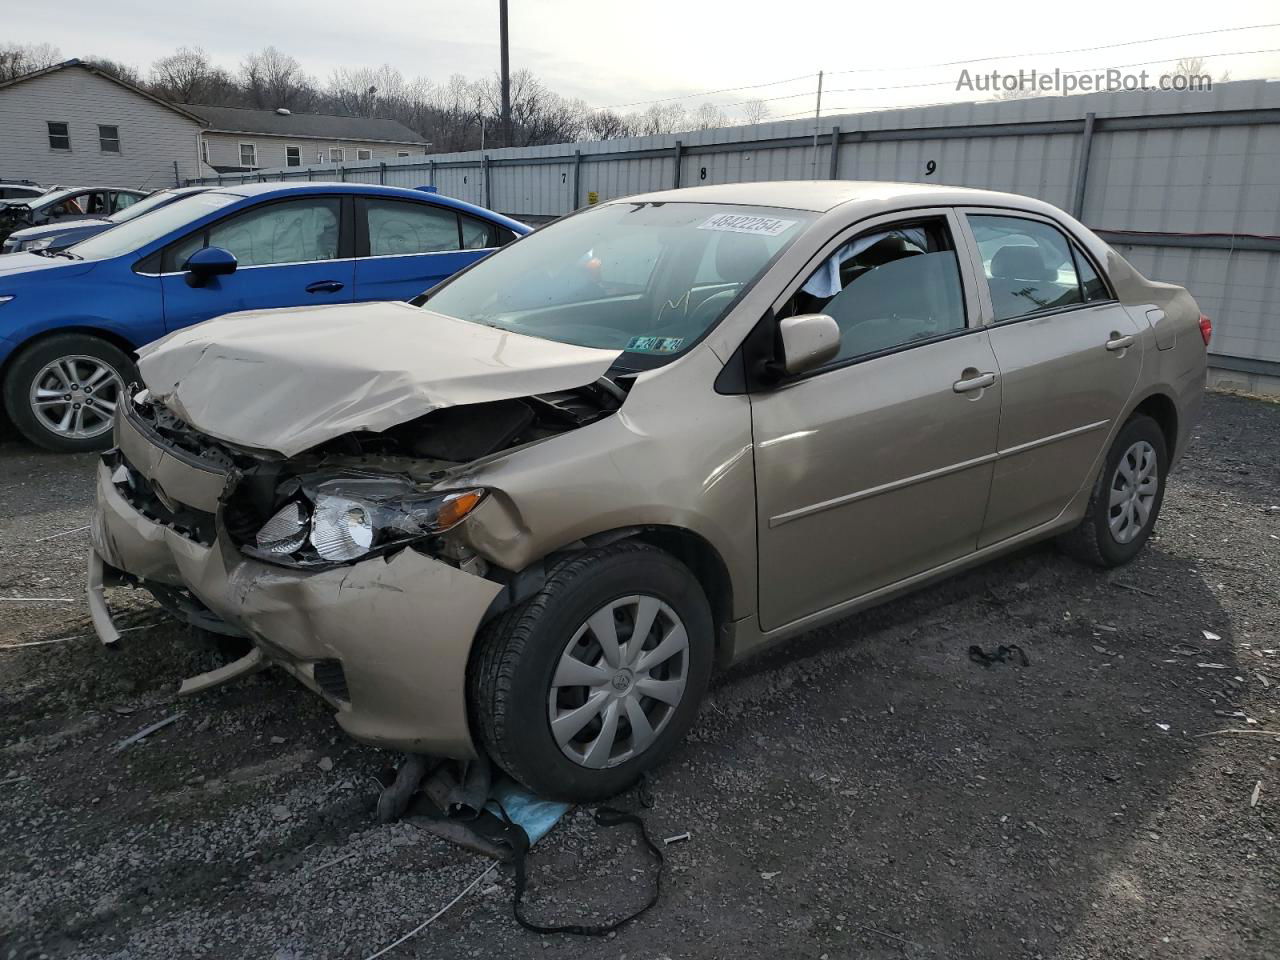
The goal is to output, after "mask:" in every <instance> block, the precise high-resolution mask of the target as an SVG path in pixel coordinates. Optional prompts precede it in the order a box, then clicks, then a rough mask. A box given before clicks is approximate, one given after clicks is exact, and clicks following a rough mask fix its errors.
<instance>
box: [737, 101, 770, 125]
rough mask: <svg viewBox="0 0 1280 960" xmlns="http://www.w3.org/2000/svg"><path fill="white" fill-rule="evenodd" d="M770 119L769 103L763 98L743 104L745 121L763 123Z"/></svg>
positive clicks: (743, 120) (743, 118)
mask: <svg viewBox="0 0 1280 960" xmlns="http://www.w3.org/2000/svg"><path fill="white" fill-rule="evenodd" d="M768 119H769V105H768V104H767V103H765V102H764V101H763V100H748V101H747V102H746V103H744V104H743V105H742V122H743V123H763V122H764V121H765V120H768Z"/></svg>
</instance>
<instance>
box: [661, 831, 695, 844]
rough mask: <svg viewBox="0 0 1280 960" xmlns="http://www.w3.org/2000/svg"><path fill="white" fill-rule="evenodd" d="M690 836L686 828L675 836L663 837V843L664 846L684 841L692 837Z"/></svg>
mask: <svg viewBox="0 0 1280 960" xmlns="http://www.w3.org/2000/svg"><path fill="white" fill-rule="evenodd" d="M690 836H691V835H690V833H689V831H688V830H686V831H685V832H684V833H677V834H676V835H675V836H674V837H666V838H665V839H663V841H662V843H663V845H664V846H670V845H671V844H673V843H683V842H684V841H686V840H688V839H690Z"/></svg>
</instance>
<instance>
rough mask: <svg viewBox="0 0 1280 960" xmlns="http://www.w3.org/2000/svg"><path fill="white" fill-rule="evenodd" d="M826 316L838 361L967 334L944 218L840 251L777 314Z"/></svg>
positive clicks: (858, 240)
mask: <svg viewBox="0 0 1280 960" xmlns="http://www.w3.org/2000/svg"><path fill="white" fill-rule="evenodd" d="M800 313H825V314H827V315H828V316H830V317H832V318H833V319H834V320H835V321H836V324H837V325H838V326H839V327H840V352H839V353H838V354H837V355H836V358H835V360H833V361H832V362H833V363H839V362H840V361H842V360H849V359H853V358H855V357H860V356H865V355H866V354H871V353H879V352H881V351H883V350H891V349H893V348H895V347H901V346H905V345H908V344H911V343H914V342H917V341H924V340H932V339H934V338H935V337H940V336H944V335H946V334H949V333H953V332H955V331H957V330H963V329H964V328H965V310H964V288H963V286H962V283H961V280H960V265H959V263H958V261H957V260H956V253H955V246H954V245H953V244H952V242H951V234H950V231H949V230H948V229H947V226H946V223H945V222H944V221H942V220H925V221H918V222H915V223H911V224H902V225H900V226H893V227H879V228H876V229H875V230H872V231H870V232H868V233H864V234H862V235H860V236H858V237H855V238H854V239H853V240H851V241H849V242H848V243H846V244H844V245H843V246H841V247H840V248H839V249H837V250H836V251H835V252H834V253H832V254H831V255H830V256H829V257H827V259H826V260H824V261H823V263H822V264H821V265H820V266H819V267H818V269H817V270H815V271H814V272H813V273H812V274H811V275H810V276H809V278H808V279H807V280H806V281H805V283H804V285H803V286H802V287H801V288H800V290H799V291H797V292H796V294H795V295H794V296H793V297H792V298H791V299H790V300H789V301H788V302H787V304H786V305H785V306H784V307H783V309H782V311H781V313H780V316H784V317H785V316H794V315H796V314H800Z"/></svg>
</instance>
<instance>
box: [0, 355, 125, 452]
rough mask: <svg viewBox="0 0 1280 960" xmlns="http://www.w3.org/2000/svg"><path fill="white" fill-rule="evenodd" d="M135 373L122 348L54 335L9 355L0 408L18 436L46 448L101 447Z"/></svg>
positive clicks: (83, 449) (105, 444)
mask: <svg viewBox="0 0 1280 960" xmlns="http://www.w3.org/2000/svg"><path fill="white" fill-rule="evenodd" d="M135 376H136V370H135V368H134V366H133V362H132V361H131V360H130V359H129V357H128V356H127V355H126V354H125V353H124V351H122V350H121V349H120V348H119V347H117V346H115V345H114V344H112V343H108V342H107V341H106V340H103V339H102V338H101V337H95V336H93V335H91V334H85V333H59V334H55V335H53V336H51V337H46V338H44V339H43V340H39V341H37V342H36V343H34V344H32V345H31V346H29V347H27V348H25V349H24V350H23V351H22V352H21V353H19V354H18V356H17V357H16V358H15V359H14V361H13V364H12V365H11V366H10V368H9V372H8V375H7V376H6V377H5V382H4V404H5V409H6V411H7V412H8V414H9V418H10V419H11V420H12V421H13V423H14V426H16V427H17V428H18V430H19V431H20V432H21V433H22V435H23V436H24V437H26V438H27V439H28V440H30V441H31V442H32V443H34V444H36V445H37V446H41V447H44V448H45V449H46V450H53V451H55V452H58V453H83V452H86V451H90V450H105V449H106V448H107V447H109V446H111V429H112V425H113V422H114V420H113V418H114V416H115V409H116V404H117V403H119V402H120V401H121V400H123V398H124V385H125V383H127V382H128V381H129V380H131V379H133V378H134V377H135Z"/></svg>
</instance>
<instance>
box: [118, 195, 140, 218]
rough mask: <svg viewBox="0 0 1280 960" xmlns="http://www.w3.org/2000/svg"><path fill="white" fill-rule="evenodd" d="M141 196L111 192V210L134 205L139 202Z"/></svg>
mask: <svg viewBox="0 0 1280 960" xmlns="http://www.w3.org/2000/svg"><path fill="white" fill-rule="evenodd" d="M138 200H139V198H138V197H137V196H135V195H134V194H132V193H113V194H111V212H112V213H115V212H116V211H117V210H123V209H125V208H126V207H132V206H133V205H134V204H135V203H137V202H138Z"/></svg>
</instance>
